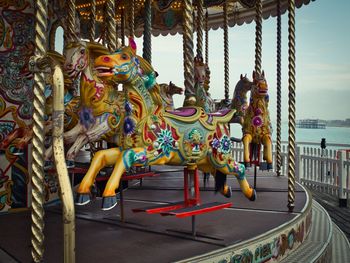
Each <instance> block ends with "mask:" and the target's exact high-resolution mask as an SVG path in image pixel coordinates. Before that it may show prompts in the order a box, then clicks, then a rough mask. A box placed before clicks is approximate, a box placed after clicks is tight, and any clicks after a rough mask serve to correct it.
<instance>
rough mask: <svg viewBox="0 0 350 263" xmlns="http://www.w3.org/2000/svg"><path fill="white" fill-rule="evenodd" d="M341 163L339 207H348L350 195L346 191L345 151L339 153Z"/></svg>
mask: <svg viewBox="0 0 350 263" xmlns="http://www.w3.org/2000/svg"><path fill="white" fill-rule="evenodd" d="M338 154H339V161H338V187H339V190H338V198H339V207H347V202H348V194H347V192H345V191H344V189H345V188H346V174H345V172H346V169H345V167H344V161H345V160H346V153H345V151H338Z"/></svg>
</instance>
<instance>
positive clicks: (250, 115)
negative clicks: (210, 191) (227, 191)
mask: <svg viewBox="0 0 350 263" xmlns="http://www.w3.org/2000/svg"><path fill="white" fill-rule="evenodd" d="M268 103H269V95H268V85H267V82H266V79H265V74H264V71H263V72H262V74H261V75H259V74H257V73H256V72H253V84H252V89H251V95H250V103H249V106H248V108H247V110H246V113H245V115H244V121H243V127H242V132H243V139H242V141H243V145H244V162H245V164H246V165H249V164H250V162H251V158H250V157H251V151H250V149H252V148H256V147H251V146H252V145H251V144H253V145H256V146H257V145H261V144H262V145H263V146H264V151H263V158H264V160H265V161H266V162H267V169H272V140H271V132H272V129H271V122H270V116H269V111H268ZM253 154H254V152H253Z"/></svg>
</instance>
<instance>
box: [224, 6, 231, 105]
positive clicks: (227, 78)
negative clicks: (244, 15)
mask: <svg viewBox="0 0 350 263" xmlns="http://www.w3.org/2000/svg"><path fill="white" fill-rule="evenodd" d="M227 7H228V0H225V2H224V70H225V83H224V86H225V100H226V101H228V100H229V97H230V94H229V93H230V70H229V59H230V57H229V47H228V11H227Z"/></svg>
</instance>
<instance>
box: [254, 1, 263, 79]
mask: <svg viewBox="0 0 350 263" xmlns="http://www.w3.org/2000/svg"><path fill="white" fill-rule="evenodd" d="M255 12H256V15H255V23H256V25H255V72H256V73H258V74H261V60H262V59H261V57H262V3H261V0H257V1H256V4H255Z"/></svg>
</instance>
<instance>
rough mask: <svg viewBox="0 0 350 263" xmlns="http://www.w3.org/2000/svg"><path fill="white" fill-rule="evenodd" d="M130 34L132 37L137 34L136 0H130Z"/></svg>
mask: <svg viewBox="0 0 350 263" xmlns="http://www.w3.org/2000/svg"><path fill="white" fill-rule="evenodd" d="M129 2H130V9H129V35H130V36H131V37H134V36H135V0H129Z"/></svg>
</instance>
